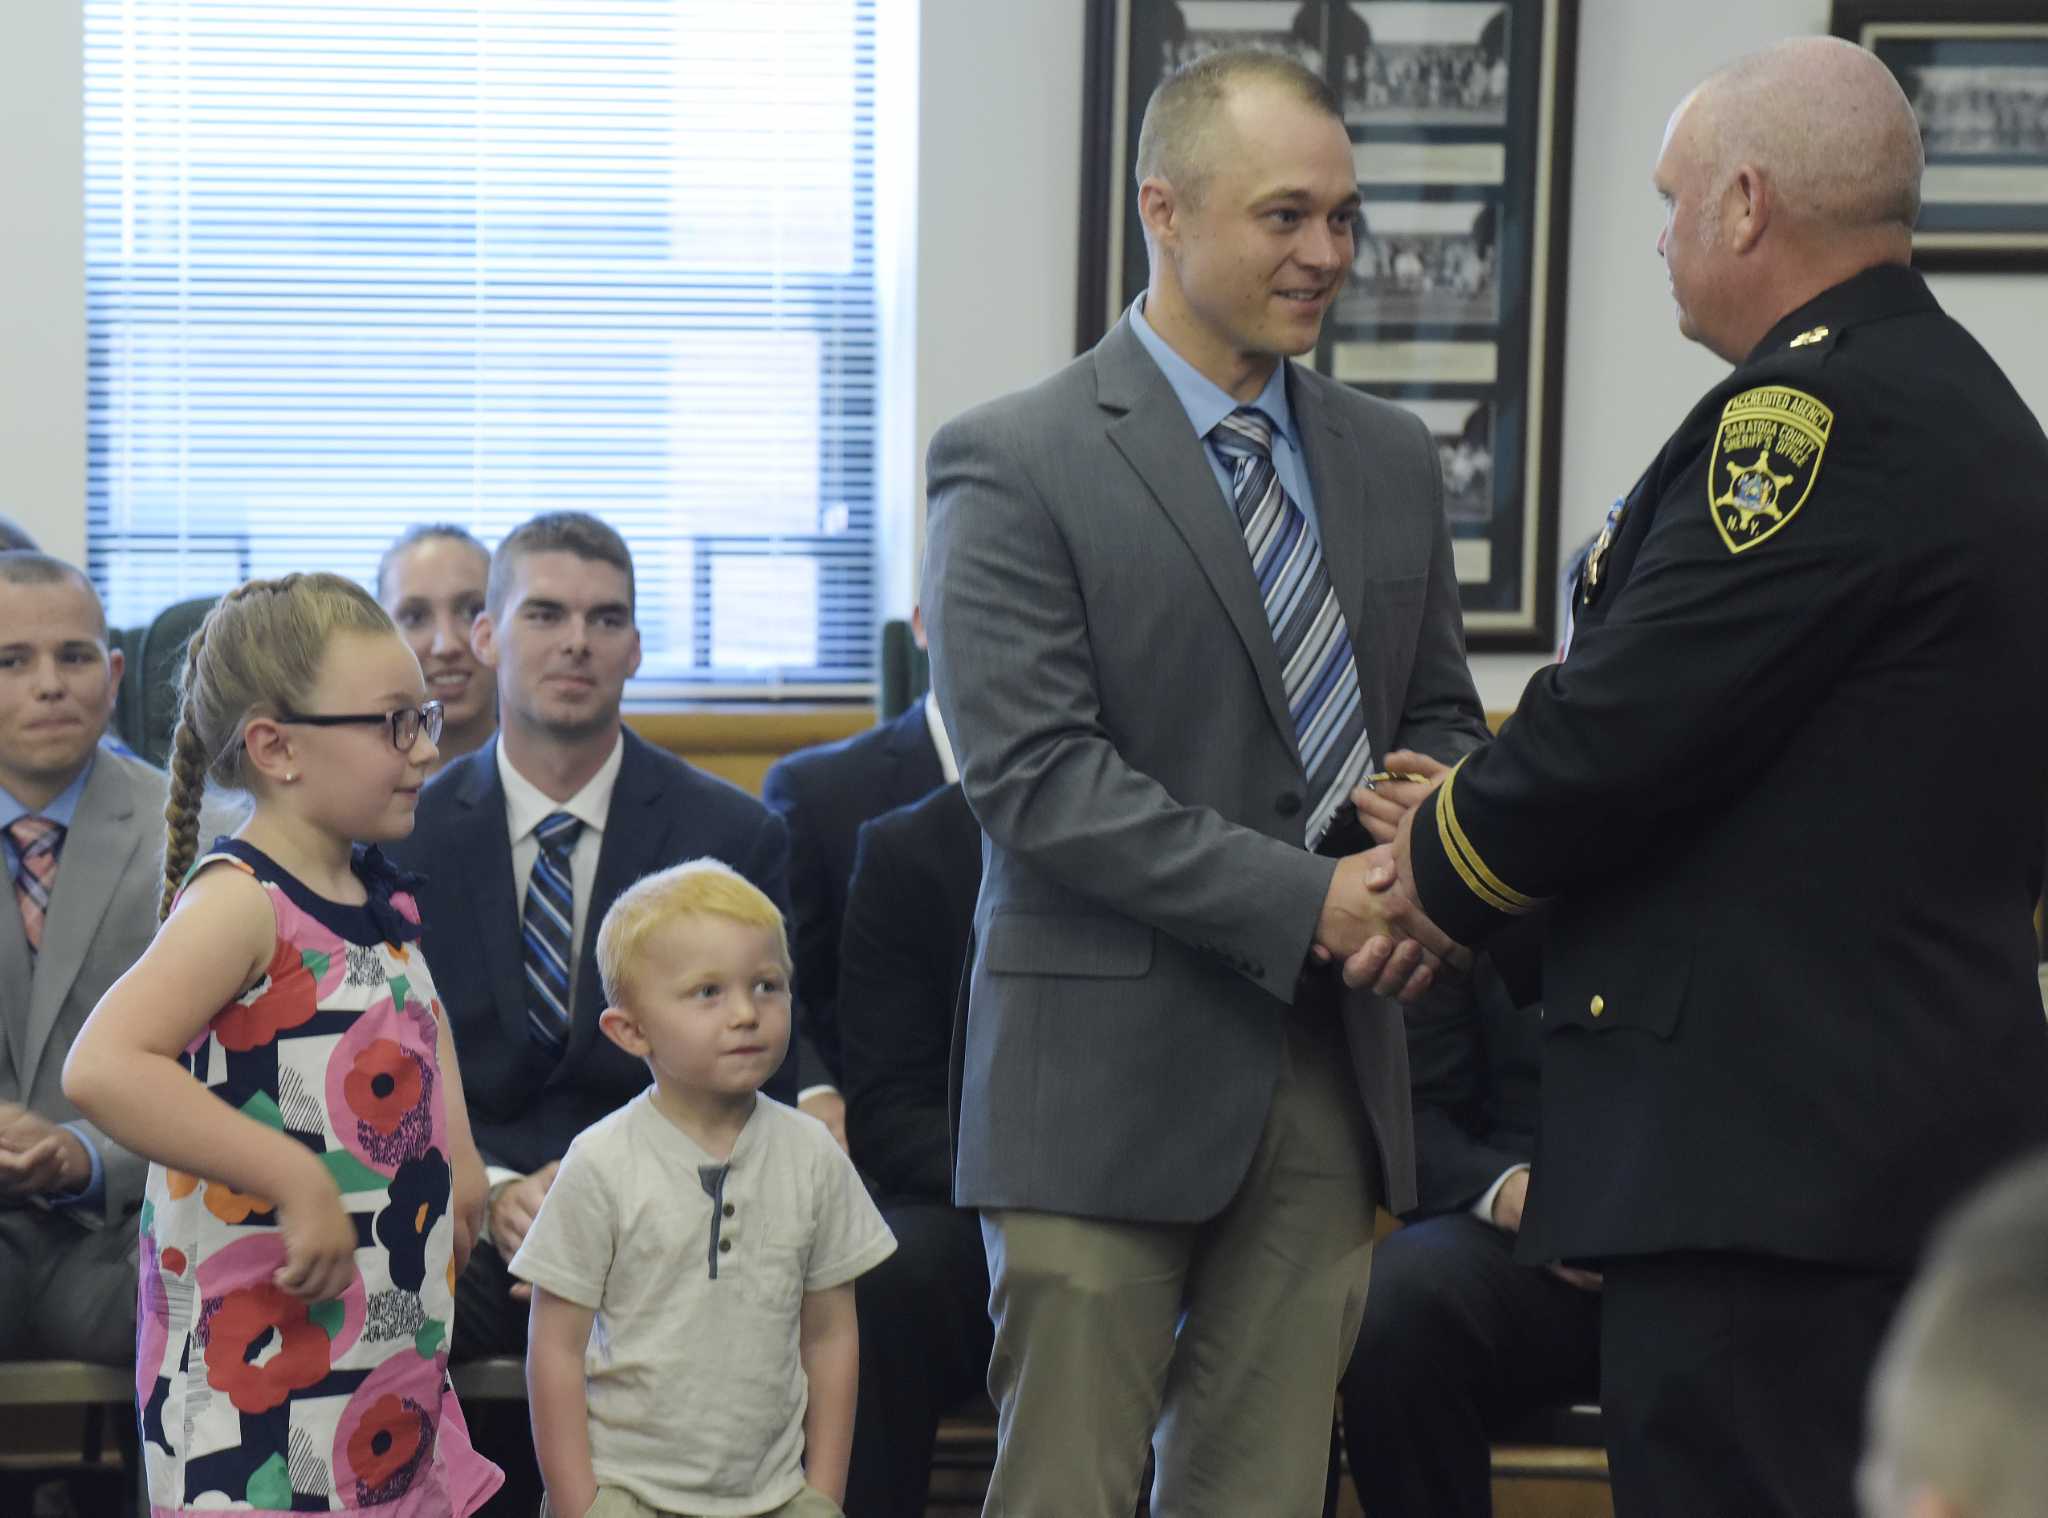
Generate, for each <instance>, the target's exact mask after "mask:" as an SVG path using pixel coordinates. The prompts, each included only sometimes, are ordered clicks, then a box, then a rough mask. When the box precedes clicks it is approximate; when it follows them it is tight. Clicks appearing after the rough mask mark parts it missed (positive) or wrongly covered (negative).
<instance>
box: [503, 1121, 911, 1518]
mask: <svg viewBox="0 0 2048 1518" xmlns="http://www.w3.org/2000/svg"><path fill="white" fill-rule="evenodd" d="M714 1198H715V1199H714ZM895 1248H896V1240H895V1238H894V1237H893V1236H892V1235H891V1234H890V1232H889V1229H888V1225H886V1224H885V1223H884V1222H883V1221H882V1216H881V1214H880V1213H879V1212H877V1211H876V1210H875V1205H874V1203H873V1202H872V1201H870V1200H869V1198H868V1194H867V1188H866V1187H864V1186H863V1185H862V1184H861V1181H860V1177H859V1176H858V1175H857V1174H856V1173H855V1171H854V1168H853V1163H852V1161H850V1160H849V1159H847V1157H846V1156H845V1155H844V1154H843V1153H841V1152H840V1149H839V1146H838V1145H837V1144H835V1143H834V1142H833V1140H832V1136H831V1134H830V1133H829V1132H828V1131H827V1130H826V1128H825V1126H824V1125H823V1124H822V1123H820V1122H818V1121H817V1120H816V1119H814V1118H812V1117H809V1116H807V1115H806V1114H804V1113H801V1112H798V1111H796V1110H795V1109H794V1108H791V1107H785V1106H784V1105H782V1104H781V1103H780V1102H776V1101H771V1100H770V1099H768V1098H767V1097H763V1096H757V1097H756V1098H755V1103H754V1111H753V1115H752V1116H750V1117H749V1118H748V1119H747V1125H746V1127H744V1128H743V1129H741V1130H740V1136H739V1140H738V1142H736V1143H735V1144H734V1145H733V1152H732V1158H731V1159H730V1160H728V1161H726V1162H725V1164H724V1165H723V1166H720V1165H719V1164H718V1163H717V1162H716V1161H714V1160H713V1159H712V1158H711V1157H710V1156H709V1155H708V1154H706V1153H705V1152H704V1151H703V1150H702V1149H701V1148H699V1147H698V1146H697V1144H696V1143H695V1142H694V1141H692V1140H691V1139H690V1138H689V1137H688V1136H687V1135H686V1134H684V1133H683V1131H682V1130H681V1129H679V1128H677V1127H676V1125H675V1124H674V1123H672V1122H670V1121H669V1120H668V1119H667V1118H666V1117H664V1116H662V1114H661V1112H660V1110H659V1109H658V1108H657V1107H655V1105H654V1101H653V1088H652V1087H649V1088H648V1090H646V1091H645V1092H642V1093H641V1094H640V1095H639V1096H638V1097H635V1098H634V1099H633V1100H632V1101H631V1102H628V1103H627V1104H626V1105H625V1106H624V1107H621V1108H620V1109H619V1110H618V1111H617V1112H614V1113H612V1114H611V1115H610V1116H609V1117H606V1118H604V1119H602V1120H601V1121H599V1122H597V1123H594V1124H592V1125H591V1126H590V1127H589V1128H587V1129H585V1130H584V1131H583V1132H582V1133H581V1134H579V1135H577V1138H576V1141H575V1142H574V1143H573V1144H571V1145H570V1146H569V1152H568V1154H567V1155H566V1156H564V1157H563V1160H562V1168H561V1171H560V1172H559V1173H558V1174H557V1175H556V1177H555V1183H554V1185H553V1186H551V1187H550V1188H549V1189H548V1194H547V1199H546V1200H545V1201H544V1202H543V1203H542V1204H541V1209H540V1213H539V1215H538V1216H536V1217H535V1218H534V1220H533V1227H532V1228H531V1229H530V1230H529V1231H528V1233H527V1235H526V1240H525V1242H524V1243H523V1244H522V1245H521V1246H520V1248H519V1252H518V1253H517V1254H516V1255H515V1256H513V1259H512V1264H511V1271H512V1274H513V1275H515V1276H517V1277H519V1279H521V1280H523V1281H530V1282H532V1283H533V1284H534V1285H535V1286H540V1287H544V1288H546V1289H547V1290H548V1291H550V1292H553V1293H554V1294H555V1295H556V1296H558V1297H561V1298H562V1299H563V1300H565V1301H569V1302H574V1303H575V1304H577V1305H578V1306H579V1307H588V1308H591V1309H593V1310H594V1311H595V1312H596V1313H597V1317H596V1320H595V1322H594V1323H593V1324H592V1326H591V1331H590V1345H589V1348H588V1349H587V1350H586V1351H585V1352H584V1357H583V1370H584V1377H585V1381H586V1384H587V1386H588V1390H589V1405H590V1457H591V1465H592V1468H593V1471H594V1474H595V1475H596V1477H597V1484H598V1485H599V1486H616V1487H622V1488H624V1489H625V1490H627V1491H629V1492H631V1493H632V1494H633V1495H634V1496H636V1497H638V1498H639V1499H640V1500H641V1501H642V1502H645V1503H646V1504H647V1505H648V1506H650V1507H653V1508H656V1509H658V1510H661V1511H667V1512H689V1513H704V1514H707V1515H718V1514H744V1513H759V1512H762V1511H764V1510H766V1509H768V1508H772V1507H775V1506H777V1505H778V1504H780V1503H783V1502H787V1501H788V1500H789V1499H790V1498H791V1497H793V1496H795V1495H796V1494H797V1492H798V1491H800V1490H801V1489H802V1487H803V1484H804V1474H803V1464H802V1459H803V1442H804V1437H803V1420H804V1408H805V1405H806V1402H807V1389H806V1383H805V1380H804V1372H803V1364H802V1361H801V1360H800V1358H799V1357H798V1319H799V1314H800V1312H801V1309H802V1306H803V1296H804V1293H805V1292H807V1291H823V1290H825V1289H827V1288H829V1287H833V1286H839V1285H843V1284H844V1283H846V1282H848V1281H850V1280H852V1279H853V1278H854V1277H856V1276H858V1275H860V1274H861V1273H863V1272H864V1271H867V1270H869V1269H872V1268H873V1267H874V1266H875V1265H876V1264H878V1263H880V1262H881V1261H882V1260H884V1259H887V1258H888V1256H889V1255H890V1254H891V1253H892V1252H893V1251H894V1250H895ZM714 1268H715V1271H716V1274H715V1276H714V1273H713V1272H714Z"/></svg>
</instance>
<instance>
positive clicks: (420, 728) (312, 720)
mask: <svg viewBox="0 0 2048 1518" xmlns="http://www.w3.org/2000/svg"><path fill="white" fill-rule="evenodd" d="M446 715H447V714H446V713H445V712H443V711H442V709H441V703H440V702H438V701H423V702H421V703H420V704H419V705H418V706H401V707H400V708H398V710H397V711H395V712H348V713H332V714H328V713H323V714H320V715H318V716H307V715H306V714H305V713H303V712H283V713H280V714H279V716H278V718H277V720H278V721H279V722H286V723H291V722H296V723H299V724H301V725H302V726H305V727H348V726H352V725H354V724H357V723H362V724H368V723H372V722H377V723H382V724H383V725H384V726H385V728H386V729H388V730H389V732H390V734H391V746H392V747H393V748H395V749H397V750H398V751H399V752H400V753H401V754H408V753H411V752H412V746H413V745H414V744H415V743H417V742H418V741H419V736H420V734H421V733H425V734H426V735H427V742H429V743H439V742H440V741H441V724H442V723H443V722H444V721H445V720H446Z"/></svg>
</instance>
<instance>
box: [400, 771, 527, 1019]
mask: <svg viewBox="0 0 2048 1518" xmlns="http://www.w3.org/2000/svg"><path fill="white" fill-rule="evenodd" d="M455 799H456V800H457V802H458V803H460V806H459V809H458V810H457V811H456V813H455V815H454V816H453V817H452V818H451V819H450V820H451V822H452V824H453V831H454V835H455V836H454V837H453V838H451V839H450V840H449V844H450V847H449V856H450V859H451V862H453V863H454V864H455V867H456V868H457V869H459V870H461V871H463V872H464V875H465V880H464V892H465V894H466V895H467V896H468V897H469V899H470V903H471V905H472V907H473V908H474V910H475V913H476V927H475V931H476V951H477V954H478V956H479V958H480V959H481V961H482V963H483V964H484V965H485V966H486V969H485V972H484V973H485V974H486V975H487V976H488V977H489V978H490V986H491V1002H492V1005H494V1006H495V1007H496V1008H497V1009H498V1026H499V1029H500V1031H501V1032H502V1033H503V1034H504V1036H505V1037H506V1039H508V1040H510V1043H509V1045H508V1047H511V1048H514V1049H520V1048H525V1047H526V1045H527V1044H528V1042H529V1037H528V1034H527V1031H526V954H525V948H524V945H523V944H522V943H521V941H520V936H519V906H520V903H519V895H518V892H517V891H516V890H515V889H514V887H513V884H512V836H511V834H510V833H509V832H508V831H507V828H508V824H507V822H506V820H505V786H504V783H503V782H502V781H500V780H499V778H498V741H497V739H495V738H493V739H492V740H491V741H490V742H489V743H487V744H486V745H484V747H483V748H481V749H479V750H478V751H477V754H476V757H475V758H473V759H471V760H470V761H469V769H468V772H467V773H466V774H464V775H463V777H462V782H461V789H460V790H459V791H457V792H456V798H455ZM422 863H423V864H425V865H427V867H428V868H430V869H431V868H432V862H431V861H422Z"/></svg>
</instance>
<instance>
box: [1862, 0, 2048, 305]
mask: <svg viewBox="0 0 2048 1518" xmlns="http://www.w3.org/2000/svg"><path fill="white" fill-rule="evenodd" d="M1829 28H1830V30H1832V31H1833V32H1834V34H1835V35H1836V36H1838V37H1846V38H1847V39H1848V40H1849V41H1851V42H1855V43H1858V44H1860V45H1861V46H1863V47H1867V48H1869V49H1870V50H1871V51H1872V52H1873V53H1875V54H1876V55H1877V57H1878V59H1879V60H1880V61H1881V62H1883V63H1884V64H1885V66H1886V67H1888V68H1889V69H1891V71H1892V73H1893V75H1894V76H1896V77H1897V79H1898V81H1899V84H1900V86H1901V87H1902V88H1903V89H1904V90H1905V91H1906V98H1907V99H1909V100H1911V101H1912V102H1913V109H1914V112H1915V114H1916V115H1918V116H1919V118H1920V131H1921V138H1922V141H1923V142H1924V143H1925V145H1926V149H1927V173H1926V176H1925V178H1924V179H1923V181H1922V184H1921V197H1920V222H1919V225H1918V226H1917V227H1916V228H1915V229H1914V232H1913V262H1914V263H1915V264H1916V265H1918V266H1919V267H1921V268H1923V269H1928V270H1935V271H1940V270H1973V271H1994V272H2039V271H2041V270H2044V269H2048V5H2044V4H2043V3H2042V0H1835V5H1834V9H1833V13H1832V15H1831V16H1830V18H1829Z"/></svg>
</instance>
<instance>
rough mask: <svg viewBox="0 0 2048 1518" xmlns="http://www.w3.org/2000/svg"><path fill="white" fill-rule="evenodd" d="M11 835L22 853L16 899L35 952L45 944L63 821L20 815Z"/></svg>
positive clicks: (15, 884) (9, 830)
mask: <svg viewBox="0 0 2048 1518" xmlns="http://www.w3.org/2000/svg"><path fill="white" fill-rule="evenodd" d="M7 836H8V838H9V839H11V840H12V841H13V843H14V847H15V849H16V851H17V852H18V853H19V854H20V855H21V868H20V869H19V870H17V871H16V872H15V875H14V899H15V901H16V903H17V904H19V905H20V907H21V927H22V931H23V932H24V933H26V934H27V935H28V948H29V952H30V953H31V954H33V953H35V952H36V951H37V950H39V949H41V948H42V946H43V917H44V915H45V914H46V913H47V912H48V911H49V910H50V887H51V885H52V884H53V883H54V882H55V881H56V879H57V849H58V847H59V846H60V845H61V844H62V843H63V842H64V828H63V825H62V824H61V823H55V822H51V821H50V820H49V819H48V818H46V817H17V818H15V819H14V821H12V822H10V823H8V824H7Z"/></svg>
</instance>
